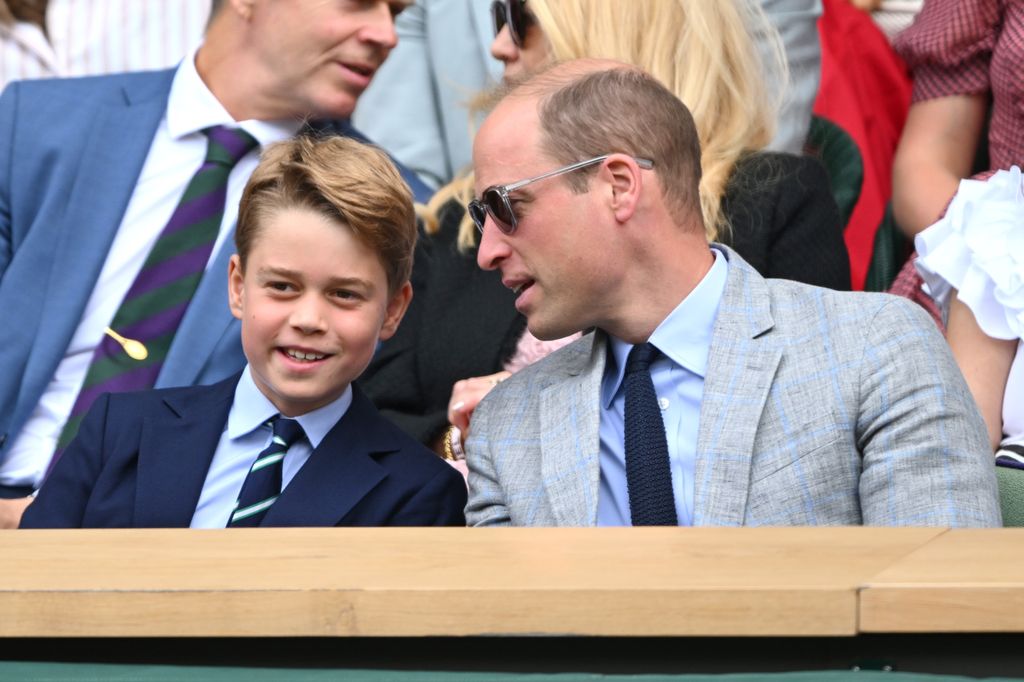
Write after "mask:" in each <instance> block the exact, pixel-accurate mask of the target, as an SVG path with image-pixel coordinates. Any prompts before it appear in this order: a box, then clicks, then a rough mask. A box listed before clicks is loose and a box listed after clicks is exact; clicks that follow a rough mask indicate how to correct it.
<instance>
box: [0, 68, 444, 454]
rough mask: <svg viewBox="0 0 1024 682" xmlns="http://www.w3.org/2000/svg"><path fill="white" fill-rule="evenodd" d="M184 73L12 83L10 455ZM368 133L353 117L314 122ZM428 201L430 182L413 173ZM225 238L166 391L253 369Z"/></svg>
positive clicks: (7, 334)
mask: <svg viewBox="0 0 1024 682" xmlns="http://www.w3.org/2000/svg"><path fill="white" fill-rule="evenodd" d="M173 78H174V70H173V69H171V70H167V71H152V72H145V73H132V74H118V75H114V76H99V77H93V78H74V79H67V80H60V79H58V80H39V81H23V82H15V83H12V84H10V85H9V86H8V87H7V88H6V89H5V90H4V92H3V95H2V96H0V310H2V311H3V315H4V324H2V325H0V459H2V458H3V457H4V455H5V446H9V445H10V444H11V442H12V441H13V440H14V438H15V437H16V436H17V434H18V433H19V432H20V431H21V428H22V426H23V425H24V423H25V421H26V419H27V418H28V417H29V416H30V415H31V413H32V410H34V409H35V407H36V405H37V404H38V403H39V398H40V396H42V394H43V391H44V390H45V388H46V386H47V384H48V383H49V382H50V380H51V379H52V378H53V374H54V372H55V371H56V369H57V365H58V364H59V363H60V361H61V360H62V359H63V357H64V353H65V351H66V350H67V347H68V344H69V343H70V341H71V337H72V335H73V334H74V333H75V329H76V328H77V327H78V324H79V322H80V320H81V317H82V312H83V310H84V309H85V305H86V303H87V302H88V299H89V296H90V295H91V293H92V290H93V287H94V286H95V284H96V280H97V278H98V277H99V274H100V270H101V269H102V268H103V263H104V261H105V259H106V257H107V253H108V251H109V250H110V245H111V243H112V242H113V239H114V236H115V234H116V233H117V228H118V226H119V225H120V224H121V219H122V217H123V216H124V212H125V209H126V208H127V206H128V201H129V199H130V198H131V196H132V193H133V191H134V190H135V183H136V181H137V180H138V177H139V173H140V172H141V171H142V166H143V163H144V162H145V160H146V156H147V154H148V153H149V147H150V143H151V142H152V140H153V136H154V134H155V133H156V130H157V128H158V126H159V124H160V121H161V119H162V118H163V116H164V113H165V111H166V108H167V97H168V93H169V92H170V87H171V82H172V81H173ZM314 127H315V128H317V129H318V130H322V131H323V132H324V133H326V134H340V135H348V136H351V137H354V138H356V139H360V140H364V141H365V138H363V137H362V136H361V135H359V134H358V133H357V132H355V130H354V129H352V127H351V126H350V125H349V124H348V123H347V122H344V121H332V122H328V123H325V124H322V125H318V126H314ZM400 170H401V171H402V175H403V177H404V178H405V180H406V181H407V182H408V183H409V184H410V186H411V187H412V189H413V193H414V195H415V196H416V199H417V200H418V201H426V199H427V198H429V196H430V190H429V189H428V188H427V187H426V186H425V185H424V184H423V183H422V182H420V181H419V180H418V179H417V178H416V177H415V175H414V174H413V173H411V172H409V171H407V170H405V169H401V168H400ZM232 253H234V240H232V239H228V240H225V242H224V245H223V247H222V248H221V249H220V250H219V251H218V253H217V255H216V260H215V261H214V262H213V264H212V265H211V266H210V268H209V269H208V270H207V273H206V276H204V277H203V279H202V281H201V282H200V284H199V288H198V289H197V290H196V293H195V295H194V296H193V299H192V302H191V303H190V305H189V307H188V311H187V312H186V313H185V317H184V319H183V320H182V322H181V326H180V327H179V328H178V331H177V334H176V335H175V337H174V342H173V343H172V345H171V348H170V351H169V352H168V355H167V358H166V360H165V361H164V365H163V367H162V369H161V372H160V376H159V377H158V378H157V381H156V387H157V388H160V387H165V386H188V385H192V384H210V383H213V382H215V381H220V380H221V379H225V378H227V377H229V376H231V375H233V374H235V373H236V372H238V371H239V370H241V369H242V367H244V366H245V356H244V355H243V354H242V346H241V341H240V336H239V325H238V322H237V320H235V319H234V318H233V317H232V315H231V311H230V310H229V309H228V298H227V267H228V260H229V259H230V257H231V255H232Z"/></svg>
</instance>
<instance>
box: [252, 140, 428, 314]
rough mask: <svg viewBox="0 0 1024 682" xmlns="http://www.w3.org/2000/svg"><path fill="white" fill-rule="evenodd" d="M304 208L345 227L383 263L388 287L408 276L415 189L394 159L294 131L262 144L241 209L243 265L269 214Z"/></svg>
mask: <svg viewBox="0 0 1024 682" xmlns="http://www.w3.org/2000/svg"><path fill="white" fill-rule="evenodd" d="M287 208H304V209H309V210H311V211H314V212H316V213H319V214H321V215H323V216H326V217H328V218H330V219H332V220H334V221H337V222H338V223H340V224H342V225H344V226H345V227H346V228H347V229H349V230H351V231H352V234H354V235H355V237H356V238H357V239H358V240H359V241H361V242H362V243H363V244H365V245H366V246H367V247H369V248H370V249H372V250H373V251H374V252H375V253H376V254H377V256H378V258H379V259H380V262H381V265H382V266H384V272H385V273H386V275H387V279H388V291H389V293H390V294H394V293H395V292H396V291H398V290H399V289H400V288H401V287H402V285H404V284H405V283H406V282H408V281H409V275H410V273H411V272H412V256H413V248H414V247H415V245H416V214H415V212H414V211H413V202H412V191H411V190H410V189H409V186H408V185H407V184H406V183H405V180H403V179H402V176H401V175H400V174H399V172H398V169H397V168H395V164H394V163H392V161H391V159H390V158H389V157H388V155H387V154H385V153H384V152H383V151H381V150H380V149H377V148H376V147H373V146H370V145H367V144H363V143H361V142H357V141H355V140H353V139H351V138H348V137H341V136H331V137H323V138H314V137H310V136H299V137H296V138H293V139H290V140H287V141H285V142H278V143H277V144H274V145H271V146H269V147H267V149H266V150H265V151H264V152H263V155H262V156H261V157H260V163H259V165H258V166H257V167H256V170H255V171H253V173H252V175H251V176H249V182H248V183H247V184H246V186H245V190H244V191H243V192H242V199H241V201H240V202H239V206H238V225H237V227H236V229H235V247H236V249H237V250H238V257H239V260H240V261H241V264H242V268H243V269H244V268H245V263H246V258H247V257H248V255H249V253H250V251H252V244H253V242H254V241H255V240H256V239H257V238H258V237H259V233H260V229H261V227H262V225H263V224H264V222H265V221H266V219H267V217H268V216H270V215H273V214H274V213H275V212H277V211H280V210H282V209H287Z"/></svg>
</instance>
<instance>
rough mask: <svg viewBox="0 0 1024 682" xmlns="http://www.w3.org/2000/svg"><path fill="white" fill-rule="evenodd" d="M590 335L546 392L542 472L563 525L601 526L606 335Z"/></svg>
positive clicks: (542, 407) (542, 412) (543, 399)
mask: <svg viewBox="0 0 1024 682" xmlns="http://www.w3.org/2000/svg"><path fill="white" fill-rule="evenodd" d="M597 336H598V334H597V333H594V334H589V335H588V337H589V339H590V342H589V343H579V344H577V345H575V346H573V350H574V351H575V354H574V355H573V356H571V357H570V358H568V359H567V360H566V365H565V372H566V376H565V377H564V378H563V379H562V380H560V381H555V382H554V383H552V384H551V385H549V386H548V387H547V388H545V389H544V390H542V391H541V394H540V434H539V437H540V450H541V472H542V474H543V477H544V484H545V487H546V489H547V497H548V500H550V502H551V508H552V512H553V514H554V516H555V521H556V523H557V524H558V525H559V526H594V525H596V524H597V496H598V486H599V484H600V479H601V466H600V447H601V445H600V438H599V435H598V429H599V425H600V421H601V411H600V408H601V405H600V399H599V398H598V396H600V395H601V376H602V374H603V373H604V362H605V345H606V344H605V341H604V336H603V335H601V336H600V338H595V337H597Z"/></svg>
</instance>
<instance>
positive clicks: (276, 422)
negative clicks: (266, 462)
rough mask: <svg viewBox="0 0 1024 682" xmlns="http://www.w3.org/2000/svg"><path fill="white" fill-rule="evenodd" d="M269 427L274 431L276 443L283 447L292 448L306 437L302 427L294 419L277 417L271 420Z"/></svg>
mask: <svg viewBox="0 0 1024 682" xmlns="http://www.w3.org/2000/svg"><path fill="white" fill-rule="evenodd" d="M268 425H269V426H270V427H271V428H272V429H273V431H274V441H275V442H277V444H278V445H280V446H281V447H285V448H290V447H291V446H293V445H295V443H296V442H298V440H299V439H300V438H302V437H303V436H304V435H306V434H305V432H304V431H303V430H302V426H301V425H300V424H299V422H297V421H295V420H294V419H286V418H285V417H281V416H277V417H274V418H273V419H271V420H270V422H268Z"/></svg>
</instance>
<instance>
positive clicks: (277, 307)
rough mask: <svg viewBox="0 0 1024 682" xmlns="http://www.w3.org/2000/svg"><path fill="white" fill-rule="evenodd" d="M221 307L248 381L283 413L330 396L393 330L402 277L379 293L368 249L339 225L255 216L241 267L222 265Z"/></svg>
mask: <svg viewBox="0 0 1024 682" xmlns="http://www.w3.org/2000/svg"><path fill="white" fill-rule="evenodd" d="M228 280H229V284H228V287H229V295H230V302H231V311H232V313H233V314H234V315H235V317H237V318H238V319H240V320H241V321H242V347H243V349H244V350H245V355H246V358H247V359H248V360H249V366H250V370H251V372H252V376H253V380H254V381H255V382H256V386H257V387H258V388H259V389H260V391H262V392H263V394H264V395H266V396H267V398H269V399H270V401H271V402H273V403H274V405H276V406H277V408H278V410H280V411H281V413H282V414H284V415H285V416H289V417H293V416H296V415H299V414H304V413H306V412H309V411H311V410H315V409H317V408H319V407H323V406H324V405H326V404H327V403H329V402H331V401H333V400H335V399H336V398H338V397H339V396H340V395H341V394H342V393H343V392H344V391H345V389H346V388H348V386H349V384H351V383H352V381H353V380H355V379H356V377H358V376H359V375H360V374H361V373H362V372H363V370H364V369H366V366H367V365H368V364H369V362H370V359H371V358H372V357H373V353H374V350H375V348H376V346H377V341H378V339H387V338H389V337H390V336H391V335H392V334H394V332H395V329H396V328H397V327H398V322H399V321H400V320H401V318H402V315H403V314H404V312H405V308H406V306H407V305H408V302H409V298H410V296H411V288H410V287H409V285H408V284H406V285H405V286H404V287H402V288H401V289H399V291H398V292H397V293H396V294H395V295H393V296H389V294H388V281H387V275H386V274H385V272H384V267H383V266H382V265H381V262H380V259H379V257H378V256H377V254H376V253H375V252H374V251H373V250H372V249H370V248H368V247H367V246H366V245H365V244H363V243H362V242H361V241H359V240H358V239H357V238H356V237H355V235H354V234H353V233H352V232H351V231H350V230H349V228H347V227H346V226H345V225H343V224H341V223H339V222H337V221H335V220H333V219H331V218H329V217H326V216H323V215H321V214H320V213H318V212H316V211H314V210H310V209H305V208H286V209H281V210H278V211H275V212H273V213H271V214H270V215H268V216H267V217H266V218H264V219H263V220H262V221H261V224H260V226H259V229H258V231H257V232H256V236H255V239H254V241H253V244H252V248H251V249H250V252H249V255H248V259H247V262H246V264H245V268H244V270H243V268H242V266H241V262H240V260H239V257H238V256H237V255H236V256H233V257H232V259H231V264H230V266H229V271H228Z"/></svg>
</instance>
